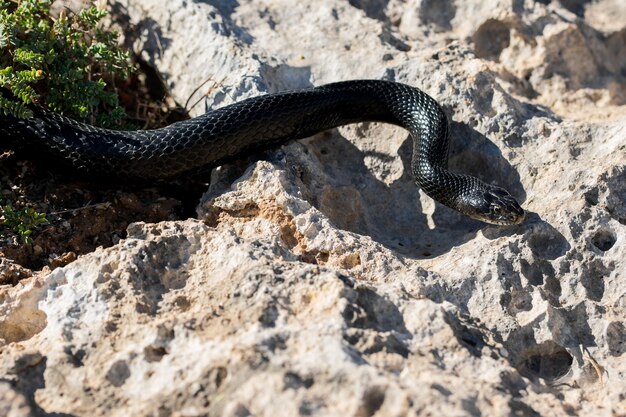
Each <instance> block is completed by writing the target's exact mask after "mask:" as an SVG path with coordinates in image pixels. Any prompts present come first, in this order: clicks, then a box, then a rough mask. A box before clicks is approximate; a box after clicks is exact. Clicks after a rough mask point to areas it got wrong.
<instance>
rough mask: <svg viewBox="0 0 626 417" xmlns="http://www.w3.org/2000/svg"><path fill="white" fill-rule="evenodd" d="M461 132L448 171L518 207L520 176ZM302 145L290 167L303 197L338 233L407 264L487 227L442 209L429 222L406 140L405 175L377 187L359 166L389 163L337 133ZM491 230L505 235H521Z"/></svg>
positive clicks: (484, 142) (474, 136) (482, 142)
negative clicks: (373, 244) (477, 181)
mask: <svg viewBox="0 0 626 417" xmlns="http://www.w3.org/2000/svg"><path fill="white" fill-rule="evenodd" d="M459 126H460V125H458V124H457V125H455V127H454V128H453V132H452V135H453V138H457V140H454V139H453V140H452V142H462V143H455V144H454V145H452V144H451V145H452V147H451V155H450V164H449V165H450V169H451V170H452V171H454V172H459V173H467V174H470V175H475V176H478V177H479V178H481V179H482V180H484V181H486V182H488V183H492V182H497V183H498V185H501V186H503V187H505V188H507V189H509V190H510V191H511V192H512V193H513V194H514V195H515V196H516V197H521V199H522V200H523V199H524V198H525V193H524V190H523V187H522V185H521V182H520V180H519V174H518V173H517V171H515V169H514V168H513V167H512V166H511V165H510V164H509V163H508V162H507V161H506V160H505V159H504V158H503V156H502V154H501V152H500V151H499V149H498V148H497V147H496V146H495V145H494V144H493V143H492V142H491V141H489V140H488V139H487V138H485V137H484V136H482V135H480V134H478V133H477V132H476V131H474V130H472V129H471V128H461V127H459ZM460 138H465V140H464V141H461V140H458V139H460ZM305 144H306V149H302V148H299V149H293V151H292V152H288V155H287V164H288V165H289V166H293V167H297V170H298V173H297V174H296V175H297V176H298V177H299V179H300V181H301V187H302V188H303V190H302V191H303V196H304V197H305V198H306V199H307V200H308V201H309V202H311V204H313V205H314V206H315V207H316V208H318V209H319V210H320V211H321V212H322V213H324V214H325V215H326V216H327V217H328V218H329V219H330V220H331V221H332V222H333V224H335V225H336V226H337V227H339V228H342V229H344V230H349V231H351V232H354V233H358V234H362V235H367V236H370V237H371V238H372V239H374V240H375V241H377V242H379V243H381V244H383V245H384V246H386V247H388V248H390V249H392V250H394V251H396V252H398V253H401V254H402V255H404V256H408V257H411V258H417V259H420V258H431V257H434V256H438V255H441V254H443V253H446V252H448V251H449V250H450V249H451V248H453V247H455V246H459V245H461V244H463V243H465V242H467V241H469V240H471V239H473V238H474V237H475V235H476V233H477V232H478V230H480V229H482V228H484V227H485V224H484V223H482V222H479V221H476V220H472V219H470V218H468V217H466V216H464V215H462V214H460V213H458V212H456V211H454V210H452V209H450V208H448V207H445V206H443V205H441V204H439V203H435V210H434V212H433V214H432V218H430V219H429V218H428V215H427V214H426V213H424V211H425V209H424V207H422V203H421V202H420V194H419V187H418V186H417V185H416V184H415V182H414V180H413V175H412V174H411V152H412V151H411V149H412V140H411V138H410V137H409V136H408V135H407V139H406V140H405V141H404V142H403V144H402V145H401V147H400V149H399V150H398V154H399V156H400V158H401V161H402V165H403V168H402V174H401V175H400V177H399V178H397V179H396V180H394V181H393V182H392V183H390V184H387V183H385V182H383V181H381V180H380V179H378V178H377V177H376V176H375V175H374V174H373V173H372V171H371V170H370V169H369V168H368V167H367V166H366V165H365V162H364V161H365V159H366V158H367V157H370V158H375V159H377V160H379V161H381V163H382V164H385V163H387V162H391V161H392V160H393V159H394V158H393V157H392V156H389V155H387V154H380V153H376V152H372V151H362V150H360V149H358V148H357V147H356V146H355V145H354V144H352V143H351V142H350V141H349V140H347V139H345V138H344V137H342V136H341V135H340V134H339V133H337V132H336V131H334V132H331V133H323V134H320V135H317V136H315V137H314V138H312V139H309V140H307V141H305ZM309 154H313V156H314V158H311V156H310V155H309ZM387 159H388V160H389V161H387ZM494 179H497V180H495V181H492V180H494ZM494 229H496V230H499V229H502V230H504V231H505V232H504V233H517V232H516V230H519V229H516V228H514V229H515V230H514V229H510V228H495V227H494Z"/></svg>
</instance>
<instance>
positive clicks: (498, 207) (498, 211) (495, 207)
mask: <svg viewBox="0 0 626 417" xmlns="http://www.w3.org/2000/svg"><path fill="white" fill-rule="evenodd" d="M491 210H493V213H494V214H500V212H501V211H502V209H501V208H500V206H492V207H491Z"/></svg>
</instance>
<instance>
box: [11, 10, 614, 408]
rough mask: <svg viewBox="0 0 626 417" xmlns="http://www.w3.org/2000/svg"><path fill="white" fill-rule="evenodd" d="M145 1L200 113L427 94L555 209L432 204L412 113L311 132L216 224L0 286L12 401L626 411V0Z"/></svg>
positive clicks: (462, 138)
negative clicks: (404, 119)
mask: <svg viewBox="0 0 626 417" xmlns="http://www.w3.org/2000/svg"><path fill="white" fill-rule="evenodd" d="M126 3H127V4H125V5H124V6H125V7H126V8H127V10H128V13H129V15H130V18H131V21H132V22H134V23H135V24H137V27H138V29H139V32H140V33H141V36H140V39H138V40H137V44H136V48H137V49H138V50H141V51H143V52H142V56H143V57H144V59H146V60H147V61H148V62H150V63H152V64H154V65H155V66H156V67H157V68H158V70H159V71H160V72H161V74H162V75H163V77H164V79H165V80H166V82H167V83H168V86H169V87H170V88H171V90H172V93H173V94H174V96H175V97H176V98H177V99H178V100H179V102H181V103H184V102H186V101H187V100H188V99H189V102H190V103H193V102H196V101H198V100H202V102H203V106H196V107H195V108H194V109H193V110H192V113H193V114H200V113H202V112H203V111H204V110H205V109H204V108H203V107H213V106H221V105H225V104H228V103H230V102H233V101H236V100H239V99H242V98H245V97H249V96H252V95H256V94H259V93H262V92H273V91H278V90H282V89H286V88H304V87H308V86H311V85H318V84H322V83H326V82H331V81H337V80H342V79H353V78H377V79H392V80H396V81H401V82H405V83H409V84H411V85H415V86H417V87H419V88H422V89H423V90H424V91H426V92H427V93H429V94H431V95H432V96H434V97H435V98H436V99H437V100H439V101H440V103H441V104H442V105H443V106H444V108H445V110H446V112H447V113H448V115H449V116H450V118H451V120H452V123H451V128H452V143H451V155H450V166H451V169H453V170H455V171H461V172H466V173H470V174H474V175H478V176H481V177H483V178H484V179H486V180H487V181H492V182H495V183H498V184H500V185H502V186H505V187H507V188H508V189H510V190H511V191H512V192H513V194H515V195H517V196H518V197H520V198H521V200H522V201H524V204H523V205H524V206H525V208H526V209H528V210H529V212H530V215H529V216H528V219H527V220H526V222H525V223H524V224H522V225H521V226H519V227H514V228H503V227H495V226H486V225H483V224H479V223H478V222H475V221H472V220H469V219H467V218H464V217H463V216H461V215H460V214H458V213H456V212H454V211H452V210H449V209H447V208H446V207H443V206H441V205H439V204H438V203H437V204H435V203H433V202H432V201H431V200H430V199H429V198H428V197H426V196H424V195H423V194H422V193H420V192H419V191H418V189H417V187H416V186H415V185H414V184H413V180H412V178H411V174H410V171H409V170H408V169H407V167H408V164H409V161H410V139H409V138H408V137H407V134H406V132H404V131H402V130H400V129H398V128H394V127H390V126H382V125H377V124H364V125H358V126H348V127H344V128H340V129H339V130H338V131H334V132H331V134H320V135H317V136H315V137H313V138H310V139H306V140H303V141H301V142H299V143H292V144H289V145H286V146H284V147H282V148H281V149H280V150H279V151H276V152H271V153H269V154H267V155H266V156H267V157H266V158H264V159H263V160H261V161H259V162H256V163H254V164H252V165H251V166H250V167H249V168H248V169H247V170H246V171H245V173H243V175H241V176H240V177H239V178H238V179H237V181H235V182H233V183H231V182H229V181H227V179H228V173H229V172H232V171H229V170H228V169H224V170H221V171H219V172H217V173H216V175H215V177H216V181H215V183H214V184H213V185H212V188H211V189H210V190H209V191H208V192H207V194H206V195H205V197H204V198H203V201H202V202H201V203H200V204H199V206H198V218H199V220H187V221H181V222H164V223H160V224H143V223H135V224H133V225H131V226H130V227H129V230H128V237H127V238H126V239H125V240H122V241H121V242H120V243H119V244H117V245H115V246H113V247H111V248H108V249H100V250H97V251H96V252H94V253H92V254H89V255H86V256H82V257H80V258H79V259H78V260H77V261H75V262H73V263H72V264H70V265H68V266H66V267H65V268H62V269H57V270H55V271H53V272H52V273H50V274H48V275H45V276H39V277H36V278H32V279H29V280H27V281H25V282H24V283H22V284H20V285H19V286H17V287H13V288H4V289H2V290H0V339H1V340H2V343H3V345H4V346H3V347H2V351H1V353H0V373H2V374H3V375H6V376H5V377H3V380H2V384H3V385H0V393H2V395H3V397H2V398H1V399H0V410H11V411H10V412H14V413H18V414H15V415H27V413H29V412H32V413H40V414H42V415H43V413H67V414H71V415H92V416H100V415H106V416H128V415H158V416H170V415H171V416H191V415H194V416H195V415H225V416H249V415H255V416H294V415H320V416H335V415H337V416H339V415H354V416H373V415H376V416H404V415H471V416H478V415H489V416H510V415H528V416H534V415H550V416H553V415H554V416H571V415H577V416H611V415H621V414H623V412H624V409H625V407H626V402H625V401H626V400H625V398H624V392H625V387H626V378H625V375H624V374H625V373H626V362H625V361H624V357H625V356H624V355H625V352H626V328H625V326H626V325H625V322H626V301H625V300H626V296H625V294H626V291H625V288H626V246H625V245H626V203H625V201H626V168H625V166H626V117H625V115H626V106H625V104H626V94H625V91H626V87H625V86H626V82H625V80H624V76H623V74H624V70H625V68H626V67H625V66H624V65H625V64H624V62H626V60H624V59H623V57H624V56H626V47H625V46H624V43H623V42H621V43H620V42H618V40H619V39H623V36H624V35H623V34H624V27H623V25H621V26H619V25H617V24H616V23H615V22H618V21H620V22H624V21H626V14H625V12H624V8H622V7H621V6H619V5H620V4H621V3H619V2H615V1H610V0H605V1H602V2H595V3H593V4H590V5H589V6H587V7H585V6H584V5H583V2H561V3H563V4H565V6H567V8H566V7H565V6H563V5H561V4H560V3H558V2H551V4H550V5H547V6H546V5H544V4H542V3H546V2H519V1H505V0H503V1H494V2H480V1H472V2H469V1H465V2H461V1H453V0H446V1H441V2H432V1H419V0H391V1H388V2H386V1H376V0H352V1H350V2H346V1H340V0H324V1H320V2H293V1H288V0H272V1H267V0H256V1H251V0H240V1H238V2H230V1H226V0H215V1H211V2H190V1H186V0H173V1H169V2H162V1H156V0H134V1H132V2H131V1H128V2H126ZM573 3H576V4H579V3H580V4H581V5H580V6H578V8H577V7H574V6H573ZM585 4H586V3H585ZM600 4H603V5H605V7H606V8H607V10H609V9H610V10H612V12H611V13H613V14H614V15H613V17H612V19H608V18H607V17H606V14H603V13H604V9H603V8H602V7H601V6H600ZM609 20H610V22H611V23H609ZM205 80H211V81H210V82H209V83H207V84H206V85H205V86H204V87H202V88H201V89H200V90H199V92H198V93H195V94H192V93H193V91H194V90H195V89H196V88H197V87H198V86H200V85H202V83H203V82H204V81H205ZM12 404H18V406H16V407H17V408H16V407H14V408H11V407H13V405H12ZM19 404H21V405H19ZM19 407H21V408H19ZM12 410H26V411H24V412H22V411H12ZM20 412H21V413H22V414H19V413H20Z"/></svg>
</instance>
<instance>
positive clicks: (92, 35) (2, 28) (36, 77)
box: [0, 0, 134, 127]
mask: <svg viewBox="0 0 626 417" xmlns="http://www.w3.org/2000/svg"><path fill="white" fill-rule="evenodd" d="M51 3H52V2H51V1H50V0H17V1H16V0H13V1H9V0H0V86H1V87H2V88H3V89H4V90H9V91H11V93H12V96H13V97H10V95H8V94H4V92H3V94H0V110H1V111H3V112H4V113H5V114H12V115H15V116H18V117H28V116H30V115H31V114H32V112H31V110H30V109H29V105H30V104H41V105H46V106H47V107H48V108H50V109H51V110H53V111H55V112H58V113H62V114H65V115H66V116H69V117H72V118H75V119H78V120H82V121H87V122H89V123H92V124H97V125H100V126H105V127H106V126H119V125H121V124H122V123H123V122H124V119H125V118H126V114H125V111H124V110H123V109H122V108H121V107H120V105H119V102H118V96H117V93H116V92H115V90H114V89H113V88H110V87H108V85H107V82H106V81H105V80H109V81H111V80H114V79H115V78H116V77H118V78H122V79H125V78H127V77H128V76H129V74H130V73H131V72H132V71H133V69H134V68H133V66H132V65H131V64H130V60H129V55H128V53H127V52H124V51H122V50H121V49H120V48H119V47H118V45H117V38H118V34H117V33H116V32H114V31H112V32H107V31H104V30H102V29H101V28H100V27H99V25H100V21H101V20H102V18H103V17H104V16H106V14H107V12H106V11H105V10H103V2H102V1H100V2H98V6H91V7H88V8H85V9H84V10H82V11H80V12H78V13H75V14H74V13H70V14H68V13H66V12H65V11H62V12H61V13H60V14H59V15H58V16H57V17H53V16H51V14H50V5H51Z"/></svg>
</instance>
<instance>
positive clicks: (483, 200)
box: [463, 184, 525, 226]
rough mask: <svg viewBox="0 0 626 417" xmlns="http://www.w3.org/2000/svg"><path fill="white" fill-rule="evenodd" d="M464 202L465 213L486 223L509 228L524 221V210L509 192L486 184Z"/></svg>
mask: <svg viewBox="0 0 626 417" xmlns="http://www.w3.org/2000/svg"><path fill="white" fill-rule="evenodd" d="M463 200H464V203H465V204H464V210H463V212H464V213H465V214H467V215H468V216H469V217H471V218H473V219H476V220H480V221H483V222H485V223H490V224H497V225H502V226H508V225H514V224H520V223H521V222H522V221H523V220H524V216H525V213H524V209H522V207H520V205H519V203H518V202H517V200H515V198H513V197H512V196H511V194H509V192H508V191H507V190H505V189H504V188H500V187H496V186H495V185H487V184H484V186H483V187H481V188H480V189H477V190H475V191H474V192H473V193H472V194H471V195H468V196H465V198H463Z"/></svg>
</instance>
